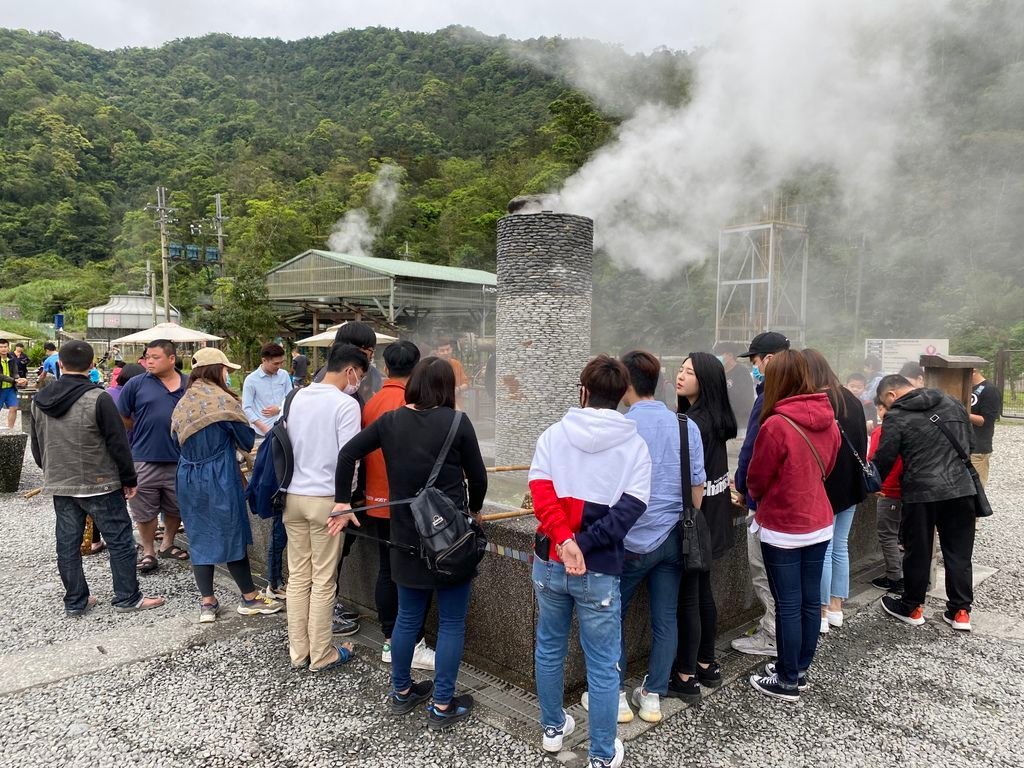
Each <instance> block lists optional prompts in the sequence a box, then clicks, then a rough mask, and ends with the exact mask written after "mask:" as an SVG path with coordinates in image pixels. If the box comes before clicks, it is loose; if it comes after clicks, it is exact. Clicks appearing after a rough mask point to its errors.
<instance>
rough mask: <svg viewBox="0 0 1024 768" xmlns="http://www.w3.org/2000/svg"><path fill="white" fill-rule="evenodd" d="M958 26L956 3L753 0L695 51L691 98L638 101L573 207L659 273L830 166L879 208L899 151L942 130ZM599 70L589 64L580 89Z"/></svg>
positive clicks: (570, 189) (849, 192)
mask: <svg viewBox="0 0 1024 768" xmlns="http://www.w3.org/2000/svg"><path fill="white" fill-rule="evenodd" d="M950 19H951V12H950V4H949V3H948V2H947V1H946V0H904V1H903V2H898V3H894V2H891V0H861V2H857V3H822V2H819V1H818V0H777V2H774V3H765V2H761V0H742V2H740V3H739V10H738V11H737V12H736V15H735V18H733V19H732V21H731V22H730V23H729V24H727V26H726V30H727V31H726V32H725V33H723V35H722V37H721V39H720V40H719V41H717V42H715V43H714V44H713V46H712V47H711V48H709V49H708V50H707V51H706V52H704V53H702V54H700V55H699V56H697V57H696V58H697V68H696V73H695V87H694V96H693V99H692V100H691V101H690V102H689V103H688V104H686V105H685V106H682V107H670V106H665V105H656V104H648V105H644V106H642V107H640V108H639V109H638V110H637V111H636V112H635V114H634V115H633V116H632V117H631V118H630V119H628V120H627V121H626V122H625V123H623V125H622V126H621V129H620V131H619V134H618V136H617V139H616V140H615V141H614V142H613V143H611V144H610V145H608V146H607V147H605V148H604V149H602V150H601V151H599V152H598V153H597V154H596V155H595V156H594V157H593V158H592V159H591V160H590V162H589V163H588V164H587V165H585V166H584V167H583V168H582V169H581V170H580V171H579V172H578V173H577V174H576V175H575V176H573V177H572V178H570V179H569V180H568V181H567V182H566V184H565V186H564V188H563V189H562V191H561V198H562V204H563V206H564V208H565V209H566V210H568V211H571V212H573V213H581V214H585V215H588V216H591V217H593V218H594V219H595V223H596V227H595V230H596V231H595V236H596V240H597V242H596V245H598V246H599V247H602V248H604V249H605V250H606V251H607V252H608V253H609V254H610V255H611V257H612V258H613V259H614V260H615V261H617V262H618V263H619V264H621V265H623V266H632V267H636V268H639V269H641V270H643V271H644V272H645V273H646V274H648V275H650V276H652V277H655V278H662V277H666V276H668V275H670V274H671V273H673V272H674V271H675V270H677V269H678V268H679V267H680V266H681V265H683V264H685V263H693V262H697V261H702V260H704V259H705V258H706V257H707V256H708V255H709V254H710V253H711V252H712V251H711V249H710V248H709V245H710V244H711V243H713V242H714V241H715V238H716V236H717V232H718V229H719V228H720V227H722V226H724V225H726V224H728V223H730V222H733V221H735V219H736V217H737V216H738V215H739V214H740V213H741V212H743V211H746V210H749V209H750V207H751V206H752V205H753V204H756V203H757V202H759V201H760V200H761V199H763V198H764V196H765V195H766V194H767V193H770V192H773V191H775V190H777V189H778V188H779V187H780V185H782V184H784V183H786V182H787V181H789V180H791V179H792V178H793V177H794V176H796V175H797V174H799V173H801V172H804V171H807V170H811V169H819V168H822V167H825V168H829V169H831V170H832V171H833V172H834V173H835V175H836V178H837V181H838V183H839V184H840V185H841V188H842V190H843V194H844V199H845V201H846V203H847V205H848V207H849V209H856V208H857V206H858V205H860V204H861V201H872V204H877V202H878V200H879V198H880V196H882V195H883V194H884V195H885V196H887V184H888V182H889V179H890V176H891V174H892V173H893V171H894V166H895V163H896V161H897V159H898V158H899V156H900V153H901V152H902V151H903V150H904V149H907V148H909V147H915V148H916V150H917V151H920V145H921V144H922V143H927V142H929V141H930V140H931V139H932V137H933V136H935V135H936V133H937V126H936V120H935V118H934V117H933V116H931V115H929V114H928V113H927V111H926V109H925V108H924V94H925V93H926V87H925V86H926V84H927V78H928V74H927V72H926V65H927V61H928V47H929V44H930V41H931V40H932V39H933V37H934V35H935V34H937V33H938V32H939V31H940V30H941V29H943V27H944V26H945V25H946V24H948V23H949V22H950ZM601 67H602V65H601V63H600V62H588V61H587V60H586V59H585V58H584V59H582V60H581V61H580V62H579V72H578V74H579V77H578V78H577V83H578V84H579V85H580V86H581V87H584V88H587V86H588V85H591V84H592V83H593V82H595V81H598V80H601V78H600V77H599V76H598V77H595V76H594V71H595V69H597V70H600V68H601ZM591 92H592V93H594V95H595V96H596V97H597V98H598V99H599V100H600V101H602V102H607V101H608V95H607V94H606V93H601V92H596V93H595V92H594V90H593V89H591Z"/></svg>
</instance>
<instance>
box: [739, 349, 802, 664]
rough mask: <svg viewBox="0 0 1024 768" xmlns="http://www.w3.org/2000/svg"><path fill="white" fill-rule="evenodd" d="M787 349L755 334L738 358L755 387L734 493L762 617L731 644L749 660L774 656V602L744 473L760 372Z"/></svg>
mask: <svg viewBox="0 0 1024 768" xmlns="http://www.w3.org/2000/svg"><path fill="white" fill-rule="evenodd" d="M785 349H789V339H787V338H786V337H785V336H783V335H782V334H781V333H776V332H775V331H766V332H765V333H759V334H758V335H757V336H755V337H754V339H753V340H752V341H751V342H750V348H749V349H748V350H747V351H746V352H744V353H743V354H742V355H738V357H746V358H748V359H749V360H750V363H751V369H750V375H751V376H752V377H753V379H754V382H755V383H756V385H757V387H756V390H755V391H756V393H757V397H755V398H754V407H753V408H751V409H750V419H749V420H748V422H747V433H746V435H745V436H744V438H743V447H742V448H741V449H740V456H739V459H738V460H737V462H736V476H735V484H736V490H737V491H739V492H740V493H742V494H743V495H744V497H745V499H746V502H747V510H748V512H747V526H746V528H747V560H748V561H749V563H750V580H751V582H753V586H754V595H755V596H756V597H757V599H758V600H759V601H760V602H761V604H762V605H763V606H764V616H762V617H761V623H760V624H759V625H758V627H757V631H755V632H754V634H753V635H750V636H749V637H737V638H736V639H735V640H733V641H732V647H733V648H735V649H736V650H737V651H739V652H740V653H749V654H751V655H753V656H774V655H775V654H776V650H775V600H774V598H772V592H771V589H770V588H769V586H768V574H767V572H766V571H765V568H764V558H763V557H762V555H761V540H760V538H759V533H758V532H756V531H755V532H751V530H750V528H751V526H750V521H751V520H753V518H754V513H755V512H756V511H757V503H756V502H755V501H754V499H753V498H751V496H750V494H749V493H748V492H747V470H748V469H749V467H750V457H751V456H752V455H753V453H754V441H755V440H756V439H757V431H758V429H759V428H760V426H761V406H762V404H763V403H764V369H765V366H766V365H767V364H768V361H769V360H771V359H772V357H773V356H775V355H776V354H778V353H779V352H782V351H783V350H785Z"/></svg>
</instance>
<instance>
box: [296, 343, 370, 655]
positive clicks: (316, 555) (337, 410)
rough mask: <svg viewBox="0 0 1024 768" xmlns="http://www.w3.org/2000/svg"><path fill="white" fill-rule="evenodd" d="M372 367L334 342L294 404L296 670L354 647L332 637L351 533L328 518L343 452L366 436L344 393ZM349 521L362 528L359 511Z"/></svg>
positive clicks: (354, 405)
mask: <svg viewBox="0 0 1024 768" xmlns="http://www.w3.org/2000/svg"><path fill="white" fill-rule="evenodd" d="M367 365H368V362H367V360H366V355H365V354H364V353H363V352H362V351H361V350H360V349H359V348H358V347H356V346H353V345H352V344H335V345H334V346H333V347H331V351H330V353H329V355H328V358H327V367H326V369H325V374H324V378H323V381H320V382H314V383H313V384H310V385H309V386H308V387H303V388H302V389H300V390H299V391H298V392H296V393H295V395H294V396H293V397H292V401H291V404H290V406H289V411H288V438H289V440H290V441H291V444H292V455H293V467H294V469H293V472H292V479H291V482H290V483H289V484H288V488H287V491H288V496H287V500H286V501H285V508H284V515H283V519H284V526H285V528H286V529H287V531H288V572H289V575H290V578H289V580H288V592H287V596H288V649H289V653H290V654H291V661H292V667H293V668H295V669H301V668H305V667H308V668H309V669H310V671H312V672H318V671H323V670H327V669H331V668H334V667H337V666H339V665H341V664H344V663H345V662H346V661H348V658H349V656H350V654H351V650H352V649H351V646H350V645H340V646H336V645H334V644H333V642H332V639H331V634H332V633H331V625H332V620H333V612H334V598H335V593H336V591H337V587H338V584H337V576H336V574H337V570H338V560H339V558H340V557H341V550H342V544H343V542H344V539H345V537H344V536H331V535H329V531H328V525H327V523H328V518H329V516H330V514H331V510H332V509H333V508H334V493H335V477H334V474H335V468H336V464H337V459H338V452H339V451H340V450H341V447H342V446H343V445H345V444H346V443H347V442H348V441H349V440H351V439H352V438H353V437H355V436H356V435H357V434H358V433H359V426H360V415H359V405H358V404H357V403H356V401H355V398H353V397H350V396H348V395H347V394H345V393H348V392H355V391H356V390H357V389H358V388H359V383H360V382H361V381H362V379H363V376H364V375H365V374H366V368H367ZM346 518H352V520H351V523H352V525H355V526H356V527H358V526H359V522H358V521H356V520H355V516H354V515H347V516H346ZM355 631H356V632H357V631H359V625H358V624H356V626H355ZM348 634H352V632H349V633H348Z"/></svg>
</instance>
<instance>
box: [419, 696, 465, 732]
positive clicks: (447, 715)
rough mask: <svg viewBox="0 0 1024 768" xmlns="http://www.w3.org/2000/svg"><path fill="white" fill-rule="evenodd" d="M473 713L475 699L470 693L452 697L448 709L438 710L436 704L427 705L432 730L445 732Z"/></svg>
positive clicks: (428, 722)
mask: <svg viewBox="0 0 1024 768" xmlns="http://www.w3.org/2000/svg"><path fill="white" fill-rule="evenodd" d="M472 712H473V697H472V696H470V695H469V694H468V693H464V694H462V695H461V696H452V700H451V701H450V702H449V703H448V709H444V710H441V709H438V708H437V705H436V704H434V702H430V704H428V705H427V725H428V726H430V729H431V730H434V731H443V730H444V729H446V728H450V727H451V726H453V725H455V724H456V723H461V722H462V721H463V720H465V719H466V718H467V717H469V716H470V714H471V713H472Z"/></svg>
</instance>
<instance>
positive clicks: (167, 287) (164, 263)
mask: <svg viewBox="0 0 1024 768" xmlns="http://www.w3.org/2000/svg"><path fill="white" fill-rule="evenodd" d="M146 210H147V211H156V212H157V223H158V224H159V225H160V264H161V270H160V271H161V276H162V278H163V281H164V322H165V323H169V322H171V281H170V277H169V276H168V271H169V257H168V254H167V224H168V223H169V222H171V221H173V219H171V214H172V213H174V209H173V208H168V207H167V188H166V187H157V188H156V205H147V206H146ZM153 294H154V296H155V295H156V291H153ZM154 301H156V299H155V298H154Z"/></svg>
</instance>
